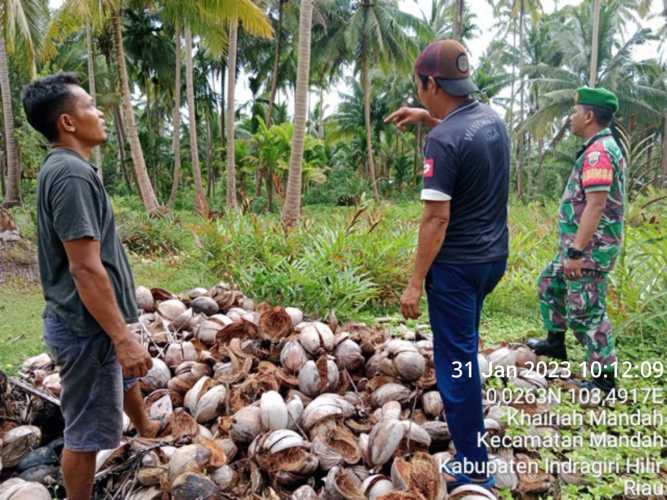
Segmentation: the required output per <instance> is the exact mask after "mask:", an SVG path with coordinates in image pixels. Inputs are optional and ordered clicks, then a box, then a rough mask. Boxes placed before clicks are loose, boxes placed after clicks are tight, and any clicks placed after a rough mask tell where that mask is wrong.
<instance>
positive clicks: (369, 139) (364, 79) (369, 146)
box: [361, 55, 380, 200]
mask: <svg viewBox="0 0 667 500" xmlns="http://www.w3.org/2000/svg"><path fill="white" fill-rule="evenodd" d="M362 57H363V59H362V61H361V88H362V89H363V92H364V123H365V125H366V151H367V153H368V160H367V161H368V175H369V177H370V181H371V187H372V188H373V197H374V198H375V199H376V200H377V199H379V198H380V192H379V191H378V185H377V179H376V178H375V162H374V161H373V136H372V129H371V83H370V77H369V74H368V55H364V56H362Z"/></svg>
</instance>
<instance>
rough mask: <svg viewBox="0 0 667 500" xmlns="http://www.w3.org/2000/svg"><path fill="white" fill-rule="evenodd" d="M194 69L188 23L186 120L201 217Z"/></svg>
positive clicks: (203, 213)
mask: <svg viewBox="0 0 667 500" xmlns="http://www.w3.org/2000/svg"><path fill="white" fill-rule="evenodd" d="M193 80H194V70H193V63H192V30H191V29H190V27H189V26H188V25H186V27H185V85H186V92H187V101H188V121H189V127H188V128H189V129H190V156H191V159H192V170H193V173H194V178H195V194H196V197H197V211H198V212H199V213H200V215H201V216H202V217H208V202H207V201H206V194H205V193H204V185H203V183H202V178H201V165H200V163H199V144H198V140H197V117H196V107H195V91H194V83H193Z"/></svg>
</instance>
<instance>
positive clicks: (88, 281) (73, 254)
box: [64, 238, 152, 377]
mask: <svg viewBox="0 0 667 500" xmlns="http://www.w3.org/2000/svg"><path fill="white" fill-rule="evenodd" d="M64 246H65V252H66V253H67V258H68V260H69V268H70V272H71V274H72V277H73V279H74V284H75V285H76V289H77V291H78V292H79V297H81V301H82V302H83V305H84V306H86V309H87V310H88V312H89V313H90V314H91V315H92V316H93V318H95V320H97V322H98V323H99V324H100V326H101V327H102V329H103V330H104V331H105V332H106V333H107V335H109V337H110V338H111V341H112V342H113V344H114V347H115V348H116V354H117V356H118V361H119V362H120V364H121V366H122V367H123V371H124V373H125V375H127V376H130V377H142V376H144V375H145V374H146V372H147V371H148V370H149V369H150V367H151V365H152V360H151V357H150V355H149V354H148V352H147V351H146V349H145V348H144V347H143V346H142V345H141V344H140V343H139V342H137V340H136V338H134V336H133V335H132V333H131V332H130V331H129V330H128V328H127V325H126V324H125V318H123V315H122V314H121V312H120V309H119V307H118V302H117V301H116V293H115V291H114V289H113V286H112V284H111V280H110V278H109V275H108V274H107V271H106V269H105V268H104V265H103V264H102V260H101V258H100V242H99V241H96V240H92V239H87V238H86V239H79V240H72V241H66V242H64Z"/></svg>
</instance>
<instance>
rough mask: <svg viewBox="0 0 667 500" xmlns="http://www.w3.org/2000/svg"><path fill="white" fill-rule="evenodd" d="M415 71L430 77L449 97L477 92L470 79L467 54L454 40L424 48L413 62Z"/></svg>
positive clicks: (434, 43)
mask: <svg viewBox="0 0 667 500" xmlns="http://www.w3.org/2000/svg"><path fill="white" fill-rule="evenodd" d="M415 71H416V72H417V74H419V75H423V76H432V77H433V78H434V79H435V80H436V81H437V82H438V84H439V85H440V86H441V87H442V88H443V89H444V90H445V92H447V93H448V94H449V95H453V96H466V95H469V94H472V93H473V92H477V90H478V88H477V85H475V83H474V82H473V81H472V79H471V78H470V62H469V60H468V53H467V52H466V49H465V47H464V46H463V45H461V44H460V43H459V42H457V41H456V40H438V41H437V42H433V43H432V44H430V45H429V46H428V47H426V48H425V49H424V51H423V52H422V53H421V54H420V55H419V57H418V58H417V62H415Z"/></svg>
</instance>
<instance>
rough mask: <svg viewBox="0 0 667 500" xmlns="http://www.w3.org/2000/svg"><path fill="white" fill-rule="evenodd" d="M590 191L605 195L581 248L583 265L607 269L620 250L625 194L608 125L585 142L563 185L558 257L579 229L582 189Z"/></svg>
mask: <svg viewBox="0 0 667 500" xmlns="http://www.w3.org/2000/svg"><path fill="white" fill-rule="evenodd" d="M593 191H608V192H609V195H608V198H607V204H606V206H605V209H604V213H603V214H602V218H601V219H600V223H599V224H598V228H597V231H595V234H594V235H593V237H592V238H591V241H590V243H589V244H588V246H587V247H586V248H585V249H584V259H583V267H584V268H586V269H595V270H598V271H602V272H608V271H611V270H612V269H613V267H614V263H615V262H616V258H617V257H618V254H619V252H620V250H621V241H622V239H623V200H624V194H625V159H624V158H623V155H622V153H621V148H620V147H619V146H618V144H617V143H616V141H615V140H614V138H613V137H612V135H611V131H610V130H609V129H608V128H606V129H604V130H602V131H601V132H600V133H599V134H597V135H596V136H594V137H592V138H591V139H590V140H589V141H587V142H586V144H585V145H584V147H583V148H582V149H581V151H580V152H579V154H578V155H577V161H576V163H575V165H574V169H573V170H572V173H571V174H570V178H569V179H568V181H567V184H566V186H565V192H564V193H563V197H562V199H561V205H560V217H559V219H560V220H559V227H560V252H561V256H560V257H561V260H562V259H563V258H564V256H565V255H564V254H565V251H566V250H567V248H568V247H569V246H571V245H572V243H573V242H574V237H575V235H576V234H577V229H579V222H580V221H581V215H582V214H583V212H584V208H585V207H586V193H590V192H593Z"/></svg>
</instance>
